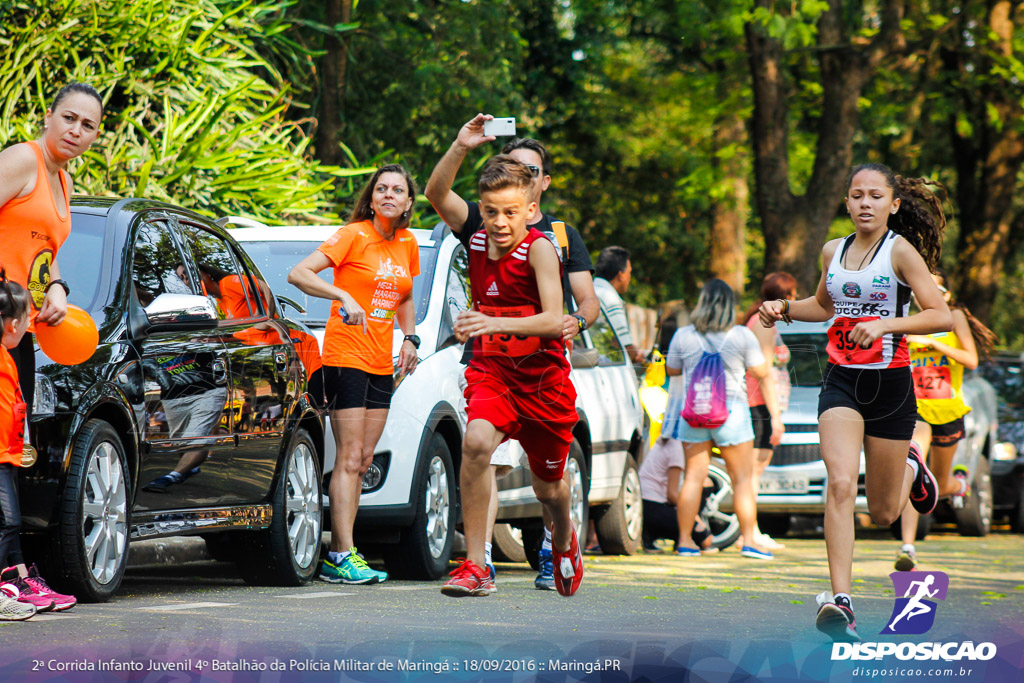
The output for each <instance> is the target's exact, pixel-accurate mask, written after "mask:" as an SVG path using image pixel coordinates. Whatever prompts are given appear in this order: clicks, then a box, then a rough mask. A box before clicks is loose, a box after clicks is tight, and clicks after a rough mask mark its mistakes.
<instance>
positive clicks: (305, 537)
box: [285, 441, 321, 567]
mask: <svg viewBox="0 0 1024 683" xmlns="http://www.w3.org/2000/svg"><path fill="white" fill-rule="evenodd" d="M285 476H286V487H287V488H286V489H285V515H286V519H285V524H286V525H287V527H288V542H289V544H290V546H291V550H292V558H293V559H294V560H295V564H296V565H298V566H300V567H308V566H309V565H310V564H311V563H312V562H314V561H315V560H316V559H317V556H318V555H319V551H320V518H321V500H320V486H319V485H318V481H317V479H318V476H319V475H318V473H317V467H316V456H315V454H314V453H313V449H312V448H311V447H310V445H309V444H308V443H307V442H305V441H300V442H299V443H298V444H297V445H296V447H295V449H294V450H293V451H292V454H291V458H290V459H289V461H288V471H287V473H286V475H285Z"/></svg>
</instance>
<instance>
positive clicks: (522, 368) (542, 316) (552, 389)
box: [441, 155, 583, 596]
mask: <svg viewBox="0 0 1024 683" xmlns="http://www.w3.org/2000/svg"><path fill="white" fill-rule="evenodd" d="M532 184H533V176H532V174H531V173H530V170H529V169H528V168H527V167H526V166H525V165H523V164H522V163H520V162H518V161H516V160H515V159H513V158H512V157H510V156H507V155H499V156H496V157H494V158H493V159H491V160H490V161H488V162H487V165H486V166H484V170H483V173H482V174H481V176H480V210H481V213H482V214H483V222H484V230H482V231H480V232H477V233H476V234H475V235H474V236H473V238H472V240H471V241H470V245H469V278H470V282H471V286H472V295H473V307H472V309H471V310H469V311H466V312H465V313H462V314H461V315H460V316H459V318H458V320H456V322H455V334H456V336H457V338H458V339H459V340H460V341H463V342H467V343H471V344H475V347H474V353H473V359H472V361H471V362H470V364H469V367H468V368H467V369H466V381H467V384H468V386H467V387H466V392H465V395H466V401H467V403H468V407H467V414H468V416H469V423H468V425H467V427H466V437H465V440H464V441H463V445H462V468H461V472H460V482H461V486H462V511H463V523H464V528H465V534H466V551H467V552H466V554H467V555H468V559H467V560H465V561H464V562H463V563H462V564H461V565H459V567H458V568H457V569H456V570H455V571H453V572H452V574H451V576H452V578H450V579H449V580H448V581H447V582H446V583H445V584H444V586H443V587H442V588H441V592H443V593H444V594H446V595H453V596H460V595H487V594H489V593H493V592H494V591H495V587H494V581H493V580H492V579H491V578H490V574H489V573H488V571H487V570H486V569H483V567H484V543H485V542H486V540H487V539H486V538H485V535H486V529H487V506H488V503H489V501H490V497H491V486H492V485H493V479H492V477H491V476H490V471H489V467H490V458H491V453H493V452H494V449H495V448H497V447H498V444H500V443H501V442H502V441H504V440H505V439H507V438H515V439H518V440H519V443H520V444H521V445H522V447H523V450H524V451H526V454H527V456H528V457H529V460H530V470H531V472H532V474H533V490H534V493H535V494H536V495H537V500H539V501H540V502H541V504H542V505H543V506H544V507H545V509H546V510H547V512H548V513H549V514H550V517H551V519H552V520H553V525H552V546H553V551H554V574H555V587H556V588H557V589H558V592H559V593H561V594H562V595H565V596H569V595H572V594H573V593H575V592H576V590H577V589H578V588H579V585H580V582H581V581H582V580H583V558H582V556H581V554H580V548H579V542H578V540H577V538H576V530H575V529H574V528H573V526H572V521H571V520H570V517H569V486H568V484H566V483H565V482H564V481H563V480H562V472H563V470H564V469H565V462H566V459H567V457H568V455H569V445H570V444H571V443H572V428H573V426H574V425H575V424H576V408H575V404H576V390H575V388H574V387H573V385H572V382H571V381H570V380H569V363H568V361H567V360H566V359H565V345H564V342H563V341H562V322H563V316H562V285H561V263H560V260H559V257H558V253H557V252H556V250H555V247H554V245H553V244H552V243H551V242H550V241H549V240H548V239H547V238H546V237H545V236H544V235H543V234H542V233H540V232H539V231H537V230H535V229H533V228H529V227H527V221H528V220H529V218H530V217H531V216H532V215H533V212H535V211H536V210H537V203H536V202H533V201H531V200H530V190H531V187H532ZM467 340H468V341H467Z"/></svg>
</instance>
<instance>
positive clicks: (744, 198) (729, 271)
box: [711, 116, 750, 296]
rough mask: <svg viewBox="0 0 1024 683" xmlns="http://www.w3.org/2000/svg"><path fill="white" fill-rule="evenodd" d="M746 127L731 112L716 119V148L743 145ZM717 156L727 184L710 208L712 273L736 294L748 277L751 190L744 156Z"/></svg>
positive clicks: (739, 291)
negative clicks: (748, 228) (725, 116)
mask: <svg viewBox="0 0 1024 683" xmlns="http://www.w3.org/2000/svg"><path fill="white" fill-rule="evenodd" d="M745 139H746V127H745V125H744V122H743V120H742V119H740V118H738V117H736V116H732V117H729V118H724V119H721V120H719V121H717V122H716V125H715V151H716V152H721V151H722V150H726V149H729V148H732V149H736V148H739V147H742V145H743V143H744V140H745ZM714 158H715V159H718V160H719V161H718V171H719V174H718V175H719V177H720V180H719V182H721V183H723V184H724V185H725V186H726V188H727V189H726V191H725V192H724V193H723V196H722V197H721V198H720V199H718V200H717V201H715V202H714V204H713V205H712V208H711V274H712V275H714V276H715V277H719V278H721V279H723V280H725V282H726V283H728V285H729V286H730V287H732V289H733V291H734V292H736V295H737V296H740V295H741V294H742V292H743V289H744V286H745V284H746V279H747V257H746V241H747V237H746V235H747V231H746V227H747V217H748V216H749V215H750V191H749V188H748V187H747V175H746V170H745V169H744V164H743V158H742V156H741V155H739V154H736V153H727V154H725V155H724V157H721V158H720V157H718V156H717V155H716V156H715V157H714Z"/></svg>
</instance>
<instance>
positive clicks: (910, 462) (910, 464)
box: [907, 455, 921, 479]
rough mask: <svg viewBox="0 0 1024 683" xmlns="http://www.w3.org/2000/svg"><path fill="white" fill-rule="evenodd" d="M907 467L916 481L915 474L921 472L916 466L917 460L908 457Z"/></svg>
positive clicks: (918, 466) (919, 467)
mask: <svg viewBox="0 0 1024 683" xmlns="http://www.w3.org/2000/svg"><path fill="white" fill-rule="evenodd" d="M907 466H908V467H910V471H911V472H913V473H914V479H917V473H918V472H919V471H920V470H921V466H920V465H918V464H917V458H911V457H910V456H909V455H908V456H907Z"/></svg>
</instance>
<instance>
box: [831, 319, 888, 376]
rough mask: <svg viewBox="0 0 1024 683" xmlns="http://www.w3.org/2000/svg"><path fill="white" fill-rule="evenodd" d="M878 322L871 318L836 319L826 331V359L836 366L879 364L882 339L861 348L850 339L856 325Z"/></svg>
mask: <svg viewBox="0 0 1024 683" xmlns="http://www.w3.org/2000/svg"><path fill="white" fill-rule="evenodd" d="M872 320H878V316H875V317H872V318H836V320H835V322H834V323H832V327H830V328H829V330H828V357H829V360H831V361H832V362H833V363H835V364H836V365H867V364H869V363H881V362H882V360H883V358H882V337H879V338H878V339H876V340H875V341H874V342H873V343H872V344H871V346H869V347H868V348H866V349H865V348H863V347H862V346H861V345H860V344H858V343H857V342H855V341H853V339H852V338H851V336H852V332H853V328H854V327H856V326H857V324H858V323H866V322H871V321H872Z"/></svg>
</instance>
